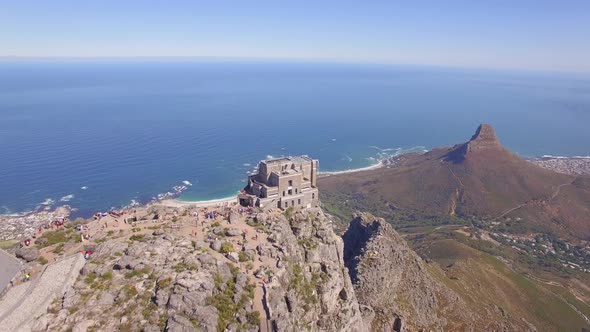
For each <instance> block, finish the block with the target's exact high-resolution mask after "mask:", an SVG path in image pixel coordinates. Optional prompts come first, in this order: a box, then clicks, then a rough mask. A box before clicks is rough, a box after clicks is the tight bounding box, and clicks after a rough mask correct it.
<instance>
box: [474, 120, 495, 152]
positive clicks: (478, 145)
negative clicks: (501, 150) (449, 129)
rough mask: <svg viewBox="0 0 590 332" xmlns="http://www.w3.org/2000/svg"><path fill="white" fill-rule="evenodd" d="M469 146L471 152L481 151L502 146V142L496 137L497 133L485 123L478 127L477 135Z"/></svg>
mask: <svg viewBox="0 0 590 332" xmlns="http://www.w3.org/2000/svg"><path fill="white" fill-rule="evenodd" d="M467 144H468V145H469V150H481V149H489V148H497V147H500V146H501V145H500V141H498V138H497V137H496V131H495V130H494V128H492V126H490V125H489V124H487V123H483V124H481V125H479V127H477V130H476V131H475V134H474V135H473V136H472V137H471V139H470V140H469V142H468V143H467Z"/></svg>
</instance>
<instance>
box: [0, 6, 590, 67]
mask: <svg viewBox="0 0 590 332" xmlns="http://www.w3.org/2000/svg"><path fill="white" fill-rule="evenodd" d="M0 56H17V57H47V56H55V57H70V56H71V57H111V56H123V57H135V56H152V57H159V56H206V57H253V58H277V59H304V60H312V61H316V60H321V61H335V62H366V63H399V64H428V65H443V66H465V67H490V68H520V69H548V70H567V71H584V72H588V71H590V1H568V0H564V1H559V0H556V1H543V0H537V1H529V0H512V1H501V0H496V1H492V0H490V1H477V0H472V1H451V0H448V1H443V0H441V1H394V0H391V1H369V0H367V1H347V0H340V1H329V0H326V1H305V0H299V1H255V0H252V1H225V0H217V1H207V2H205V1H148V0H145V1H135V0H119V1H108V0H103V1H80V0H77V1H60V0H52V1H38V0H36V1H29V0H15V1H5V0H0Z"/></svg>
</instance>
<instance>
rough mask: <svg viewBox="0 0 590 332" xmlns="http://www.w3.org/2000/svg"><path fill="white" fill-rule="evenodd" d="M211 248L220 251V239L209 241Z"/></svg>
mask: <svg viewBox="0 0 590 332" xmlns="http://www.w3.org/2000/svg"><path fill="white" fill-rule="evenodd" d="M211 249H213V250H215V251H220V250H221V241H219V240H215V241H213V242H211Z"/></svg>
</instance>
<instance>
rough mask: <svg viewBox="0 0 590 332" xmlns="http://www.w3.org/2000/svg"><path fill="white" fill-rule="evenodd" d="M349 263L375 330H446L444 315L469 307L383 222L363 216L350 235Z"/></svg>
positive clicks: (347, 245) (346, 239) (347, 243)
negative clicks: (372, 317)
mask: <svg viewBox="0 0 590 332" xmlns="http://www.w3.org/2000/svg"><path fill="white" fill-rule="evenodd" d="M343 239H344V260H345V263H346V266H347V267H348V268H349V270H350V275H351V279H352V281H353V284H354V289H355V293H356V295H357V298H358V301H359V303H360V304H361V305H363V306H366V307H365V312H366V313H367V314H370V315H373V314H374V315H375V317H374V319H373V320H372V330H374V331H420V330H443V329H444V328H445V326H446V325H447V321H446V320H445V318H443V315H442V313H443V312H444V310H448V309H449V307H450V306H451V307H452V306H454V307H457V306H463V303H462V301H461V300H460V299H459V297H458V296H457V295H456V294H455V293H454V292H453V291H452V290H450V289H449V288H446V287H445V286H443V285H441V284H439V283H437V282H436V281H435V280H434V279H432V278H431V277H430V275H429V273H428V271H427V269H426V265H425V263H424V262H423V261H422V259H421V258H420V257H419V256H418V255H417V254H416V253H415V252H414V251H413V250H412V249H410V248H409V247H408V245H407V244H406V242H405V241H404V239H403V238H402V237H401V236H400V235H399V234H398V233H397V232H396V231H395V230H394V229H393V228H392V227H391V225H389V224H388V223H387V222H385V221H384V220H383V219H378V218H375V217H373V216H372V215H370V214H368V213H358V214H357V215H356V216H355V218H354V220H353V221H352V222H351V223H350V226H349V228H348V230H347V231H346V233H345V234H344V237H343Z"/></svg>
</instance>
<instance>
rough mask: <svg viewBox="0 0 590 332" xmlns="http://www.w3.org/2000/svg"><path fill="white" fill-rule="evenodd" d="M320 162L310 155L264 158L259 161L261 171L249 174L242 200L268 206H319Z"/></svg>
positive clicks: (247, 204)
mask: <svg viewBox="0 0 590 332" xmlns="http://www.w3.org/2000/svg"><path fill="white" fill-rule="evenodd" d="M318 166H319V162H318V161H317V160H314V159H311V158H309V157H308V156H298V157H285V158H276V159H268V160H263V161H261V162H260V163H259V164H258V173H256V174H252V175H250V176H249V177H248V185H247V186H246V187H245V188H244V189H243V190H242V191H241V192H240V194H239V195H238V201H239V203H240V204H241V205H244V206H256V207H260V208H262V209H265V210H266V209H270V208H280V209H287V208H289V207H303V208H310V207H316V206H318V204H319V196H318V188H317V178H318Z"/></svg>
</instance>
